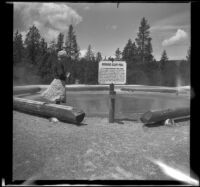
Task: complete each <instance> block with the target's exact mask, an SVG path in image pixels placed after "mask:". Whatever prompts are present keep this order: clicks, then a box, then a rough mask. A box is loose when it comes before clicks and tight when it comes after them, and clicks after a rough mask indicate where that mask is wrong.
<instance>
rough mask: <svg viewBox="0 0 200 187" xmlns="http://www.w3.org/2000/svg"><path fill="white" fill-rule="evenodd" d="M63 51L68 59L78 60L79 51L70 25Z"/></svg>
mask: <svg viewBox="0 0 200 187" xmlns="http://www.w3.org/2000/svg"><path fill="white" fill-rule="evenodd" d="M65 50H66V52H67V56H68V57H70V58H72V57H73V58H74V59H78V57H79V51H80V49H79V47H78V44H77V41H76V35H75V31H74V28H73V26H72V25H70V26H69V30H68V35H67V37H66V42H65Z"/></svg>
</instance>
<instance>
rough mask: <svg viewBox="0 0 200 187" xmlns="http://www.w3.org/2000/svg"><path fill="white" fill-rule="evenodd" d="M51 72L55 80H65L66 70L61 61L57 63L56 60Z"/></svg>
mask: <svg viewBox="0 0 200 187" xmlns="http://www.w3.org/2000/svg"><path fill="white" fill-rule="evenodd" d="M53 72H54V78H55V79H60V80H62V81H65V80H66V69H65V66H64V63H63V61H60V62H58V60H57V62H56V63H55V65H54V68H53Z"/></svg>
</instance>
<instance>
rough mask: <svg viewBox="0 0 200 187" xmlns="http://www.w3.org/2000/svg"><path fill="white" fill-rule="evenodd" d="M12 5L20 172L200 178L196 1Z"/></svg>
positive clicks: (52, 177) (15, 171) (62, 177)
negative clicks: (195, 150)
mask: <svg viewBox="0 0 200 187" xmlns="http://www.w3.org/2000/svg"><path fill="white" fill-rule="evenodd" d="M12 5H13V44H12V46H13V124H12V125H13V132H12V134H13V135H12V143H13V148H12V149H13V152H12V180H13V181H24V182H23V184H34V183H35V181H42V180H43V181H44V180H45V181H68V180H70V181H79V180H81V181H86V182H85V183H88V182H91V181H110V183H112V182H115V181H121V182H122V181H140V182H142V181H143V182H145V181H160V182H162V181H172V182H179V183H180V184H187V185H194V186H198V185H199V179H198V178H197V177H196V174H195V172H194V171H192V169H191V167H190V104H191V98H192V97H193V92H191V84H190V82H191V80H190V76H191V70H190V64H191V57H190V56H191V3H190V2H180V3H178V2H177V3H170V2H157V3H153V2H149V3H148V2H142V1H140V2H134V1H133V2H131V1H129V2H117V1H116V2H96V3H95V2H67V1H66V2H13V3H12ZM95 184H101V182H97V183H95Z"/></svg>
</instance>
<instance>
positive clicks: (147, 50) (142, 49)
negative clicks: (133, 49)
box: [135, 17, 153, 63]
mask: <svg viewBox="0 0 200 187" xmlns="http://www.w3.org/2000/svg"><path fill="white" fill-rule="evenodd" d="M149 29H150V26H149V24H148V23H147V20H146V19H145V18H144V17H143V18H142V20H141V23H140V27H139V32H138V34H137V38H136V39H135V41H136V43H137V46H138V52H139V56H140V60H141V62H142V63H144V62H145V61H152V60H153V56H152V45H151V37H150V31H149Z"/></svg>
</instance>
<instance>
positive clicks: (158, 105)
mask: <svg viewBox="0 0 200 187" xmlns="http://www.w3.org/2000/svg"><path fill="white" fill-rule="evenodd" d="M23 98H27V99H33V100H40V99H39V98H40V94H33V95H28V96H23ZM67 105H70V106H73V107H76V108H78V109H81V110H83V111H84V112H85V113H86V116H87V117H108V113H109V95H108V92H105V91H102V92H101V91H98V92H93V91H90V92H84V91H80V92H68V93H67ZM189 106H190V98H189V97H188V96H177V95H176V94H155V93H152V94H148V93H147V94H145V93H143V94H140V93H137V94H136V93H131V94H130V93H117V95H116V103H115V117H116V118H129V119H133V118H135V114H142V113H144V112H146V111H148V110H162V109H168V108H177V107H189Z"/></svg>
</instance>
